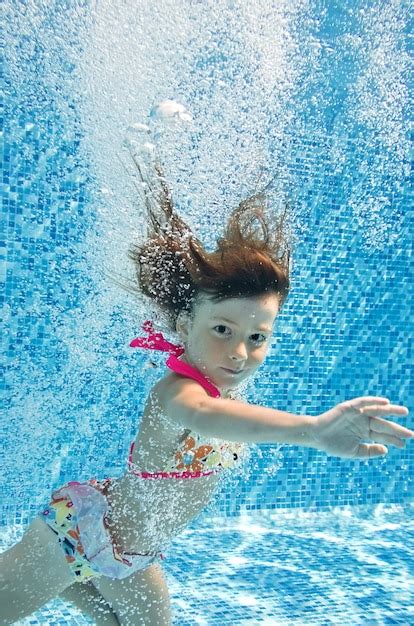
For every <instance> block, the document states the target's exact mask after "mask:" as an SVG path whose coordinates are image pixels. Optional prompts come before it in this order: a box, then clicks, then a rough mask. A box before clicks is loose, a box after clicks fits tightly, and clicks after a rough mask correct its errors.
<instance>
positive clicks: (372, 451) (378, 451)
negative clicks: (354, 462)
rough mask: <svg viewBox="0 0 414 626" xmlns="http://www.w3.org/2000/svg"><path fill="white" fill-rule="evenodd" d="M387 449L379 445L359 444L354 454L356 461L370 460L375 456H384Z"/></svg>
mask: <svg viewBox="0 0 414 626" xmlns="http://www.w3.org/2000/svg"><path fill="white" fill-rule="evenodd" d="M387 453H388V448H387V447H386V446H382V445H381V444H379V443H360V444H359V446H358V449H357V451H356V453H355V458H357V459H372V458H374V457H376V456H385V455H386V454H387Z"/></svg>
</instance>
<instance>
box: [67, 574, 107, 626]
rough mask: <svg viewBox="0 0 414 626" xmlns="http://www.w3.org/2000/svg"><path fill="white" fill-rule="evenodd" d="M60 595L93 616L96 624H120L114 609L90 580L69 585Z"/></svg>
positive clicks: (102, 625) (85, 613) (105, 625)
mask: <svg viewBox="0 0 414 626" xmlns="http://www.w3.org/2000/svg"><path fill="white" fill-rule="evenodd" d="M60 597H61V598H63V599H64V600H68V601H69V602H71V603H72V604H74V605H75V606H76V607H77V608H78V609H80V610H81V611H82V613H83V614H84V615H87V616H88V617H91V618H92V619H93V620H94V622H95V624H96V626H119V622H118V620H117V617H116V615H115V613H114V611H113V610H112V609H111V607H110V606H109V604H107V602H106V601H105V599H104V598H103V596H102V595H101V594H100V593H99V591H98V590H97V589H96V587H94V585H93V584H92V582H91V581H90V580H87V581H85V582H83V583H79V584H76V585H72V586H71V587H68V588H67V589H65V590H64V591H63V592H62V593H61V594H60Z"/></svg>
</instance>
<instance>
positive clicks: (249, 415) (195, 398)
mask: <svg viewBox="0 0 414 626" xmlns="http://www.w3.org/2000/svg"><path fill="white" fill-rule="evenodd" d="M162 404H163V409H164V411H165V412H166V413H167V415H169V416H170V417H171V418H172V419H174V420H175V421H177V422H179V423H181V424H183V426H185V427H187V428H189V429H191V430H195V431H196V432H198V433H200V434H201V435H205V436H208V437H214V438H217V439H225V440H230V441H241V442H246V443H249V442H250V443H251V442H254V443H288V444H296V445H302V446H306V447H312V448H317V449H319V450H324V451H325V452H327V453H328V454H334V455H336V456H340V457H370V456H382V455H384V454H386V453H387V448H386V447H385V446H384V445H379V444H378V443H375V444H366V443H363V441H366V440H371V441H373V440H374V441H376V442H380V443H381V444H385V443H388V444H392V445H394V446H396V447H398V448H402V447H404V445H405V442H404V440H403V439H404V438H411V437H414V432H413V431H411V430H409V429H408V428H404V427H403V426H400V425H399V424H396V423H394V422H391V421H387V420H385V419H382V418H381V417H380V416H385V415H391V414H394V415H407V413H408V410H407V409H406V408H405V407H402V406H397V405H392V404H390V403H389V400H388V399H387V398H379V397H376V396H364V397H362V398H354V399H353V400H350V401H348V402H342V403H341V404H338V405H337V406H336V407H334V408H333V409H331V410H330V411H327V412H326V413H323V414H322V415H319V416H315V417H312V416H309V415H295V414H293V413H287V412H286V411H278V410H276V409H271V408H267V407H263V406H260V405H256V404H248V403H245V402H240V401H238V400H231V399H226V398H212V397H211V396H209V395H207V394H206V392H205V391H204V389H202V388H201V387H200V385H198V383H196V382H194V381H191V380H189V379H178V380H176V381H174V382H172V383H171V384H170V385H169V386H168V388H167V389H166V392H165V393H164V394H163V400H162Z"/></svg>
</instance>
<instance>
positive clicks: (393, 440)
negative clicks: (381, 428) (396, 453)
mask: <svg viewBox="0 0 414 626" xmlns="http://www.w3.org/2000/svg"><path fill="white" fill-rule="evenodd" d="M370 439H372V440H373V441H375V442H377V443H385V444H390V445H392V446H395V447H396V448H405V441H404V440H403V439H400V438H399V437H395V436H393V435H384V434H378V435H377V433H375V432H374V433H373V435H372V436H371V435H370Z"/></svg>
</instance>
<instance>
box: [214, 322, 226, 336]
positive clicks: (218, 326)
mask: <svg viewBox="0 0 414 626" xmlns="http://www.w3.org/2000/svg"><path fill="white" fill-rule="evenodd" d="M217 328H221V329H222V331H218V330H217V331H216V332H218V333H219V335H223V334H224V331H225V330H226V328H227V327H226V326H224V324H218V325H217V326H214V330H216V329H217Z"/></svg>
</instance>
